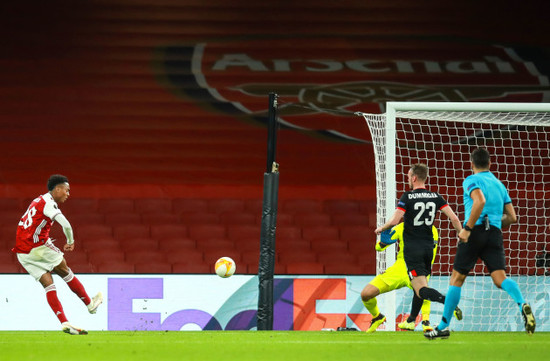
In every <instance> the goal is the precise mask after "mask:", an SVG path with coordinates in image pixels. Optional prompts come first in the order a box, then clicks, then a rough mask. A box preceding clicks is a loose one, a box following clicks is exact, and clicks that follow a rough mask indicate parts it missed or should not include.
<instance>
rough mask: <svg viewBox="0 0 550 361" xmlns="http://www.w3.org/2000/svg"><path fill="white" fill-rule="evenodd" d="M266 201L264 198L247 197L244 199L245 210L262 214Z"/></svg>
mask: <svg viewBox="0 0 550 361" xmlns="http://www.w3.org/2000/svg"><path fill="white" fill-rule="evenodd" d="M263 206H264V202H263V199H246V200H245V201H244V210H245V212H248V213H251V214H261V213H262V210H263Z"/></svg>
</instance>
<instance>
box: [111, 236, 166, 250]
mask: <svg viewBox="0 0 550 361" xmlns="http://www.w3.org/2000/svg"><path fill="white" fill-rule="evenodd" d="M118 243H119V244H120V247H121V248H122V250H123V251H124V252H133V251H136V250H141V249H143V250H148V251H156V250H158V248H159V243H158V241H157V240H156V239H154V238H123V239H121V240H119V242H118Z"/></svg>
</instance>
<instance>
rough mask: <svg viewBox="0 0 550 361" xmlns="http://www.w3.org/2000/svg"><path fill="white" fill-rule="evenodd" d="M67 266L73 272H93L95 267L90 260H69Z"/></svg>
mask: <svg viewBox="0 0 550 361" xmlns="http://www.w3.org/2000/svg"><path fill="white" fill-rule="evenodd" d="M69 267H70V268H71V270H72V271H73V272H74V273H75V274H80V273H95V271H96V270H95V268H94V266H93V265H92V264H91V263H90V262H70V263H69Z"/></svg>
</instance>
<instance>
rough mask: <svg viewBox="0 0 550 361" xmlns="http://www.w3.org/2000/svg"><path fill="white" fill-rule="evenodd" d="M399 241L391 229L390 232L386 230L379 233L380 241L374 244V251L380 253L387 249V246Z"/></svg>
mask: <svg viewBox="0 0 550 361" xmlns="http://www.w3.org/2000/svg"><path fill="white" fill-rule="evenodd" d="M398 239H399V235H398V234H397V233H396V232H395V230H394V229H393V228H392V229H391V230H386V231H383V232H382V233H380V240H379V241H378V242H376V247H375V249H376V250H377V251H378V252H381V251H383V250H385V249H386V248H388V246H389V245H391V244H394V243H395V242H397V240H398Z"/></svg>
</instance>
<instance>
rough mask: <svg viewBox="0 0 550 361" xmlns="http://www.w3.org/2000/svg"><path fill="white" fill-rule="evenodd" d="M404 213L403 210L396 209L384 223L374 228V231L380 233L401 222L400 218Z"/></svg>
mask: <svg viewBox="0 0 550 361" xmlns="http://www.w3.org/2000/svg"><path fill="white" fill-rule="evenodd" d="M404 214H405V212H403V211H402V210H401V209H396V210H395V212H394V213H393V216H392V217H391V218H390V219H389V220H388V221H387V222H386V223H384V225H383V226H380V227H378V228H376V229H375V230H374V233H376V234H380V233H382V232H384V231H386V230H388V229H390V228H392V227H393V226H395V225H397V224H399V222H401V218H403V215H404Z"/></svg>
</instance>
